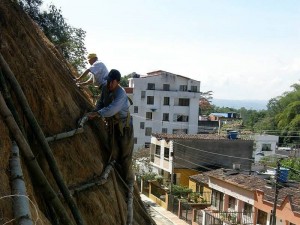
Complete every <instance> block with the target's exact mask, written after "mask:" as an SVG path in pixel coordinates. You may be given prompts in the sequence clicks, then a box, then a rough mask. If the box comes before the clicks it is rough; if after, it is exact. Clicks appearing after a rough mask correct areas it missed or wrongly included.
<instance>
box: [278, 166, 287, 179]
mask: <svg viewBox="0 0 300 225" xmlns="http://www.w3.org/2000/svg"><path fill="white" fill-rule="evenodd" d="M288 176H289V169H287V168H284V167H280V174H279V177H278V180H279V182H283V183H285V182H287V181H288Z"/></svg>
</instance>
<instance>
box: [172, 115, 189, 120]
mask: <svg viewBox="0 0 300 225" xmlns="http://www.w3.org/2000/svg"><path fill="white" fill-rule="evenodd" d="M173 121H174V122H189V116H185V115H181V114H174V116H173Z"/></svg>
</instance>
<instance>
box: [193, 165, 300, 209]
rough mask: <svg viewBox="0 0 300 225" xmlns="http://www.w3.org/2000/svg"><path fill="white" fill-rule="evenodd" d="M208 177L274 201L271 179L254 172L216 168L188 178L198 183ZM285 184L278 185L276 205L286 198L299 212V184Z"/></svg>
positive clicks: (204, 181) (206, 179) (206, 180)
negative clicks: (260, 194)
mask: <svg viewBox="0 0 300 225" xmlns="http://www.w3.org/2000/svg"><path fill="white" fill-rule="evenodd" d="M209 177H212V178H215V179H218V180H222V181H223V182H226V183H230V184H232V185H235V186H238V187H241V188H243V189H246V190H249V191H253V192H254V191H261V192H263V193H264V195H263V200H265V201H267V202H270V203H273V202H274V196H275V190H274V188H273V187H272V185H270V183H271V182H272V181H268V180H265V179H263V178H262V177H259V176H256V175H254V174H252V175H249V172H243V171H239V170H232V169H217V170H212V171H208V172H204V173H202V174H196V175H193V176H190V179H192V180H194V181H196V182H199V183H206V184H208V182H209ZM273 182H274V181H273ZM271 184H272V183H271ZM287 185H288V184H279V185H278V186H279V192H278V205H279V206H280V205H282V203H283V202H284V200H285V199H286V198H288V199H289V201H290V203H291V205H292V210H293V211H294V212H297V213H300V189H299V188H300V184H299V183H294V184H293V186H289V187H287Z"/></svg>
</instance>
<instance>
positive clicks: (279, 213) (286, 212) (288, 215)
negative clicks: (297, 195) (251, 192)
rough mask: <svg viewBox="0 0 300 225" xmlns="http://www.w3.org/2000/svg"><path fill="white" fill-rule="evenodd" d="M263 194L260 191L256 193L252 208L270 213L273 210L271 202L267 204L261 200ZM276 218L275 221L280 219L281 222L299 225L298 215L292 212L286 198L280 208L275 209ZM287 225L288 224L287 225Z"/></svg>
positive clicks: (299, 215)
mask: <svg viewBox="0 0 300 225" xmlns="http://www.w3.org/2000/svg"><path fill="white" fill-rule="evenodd" d="M263 196H264V193H263V192H262V191H258V190H257V191H256V196H255V201H254V206H255V207H256V208H257V209H260V210H262V211H264V212H268V213H270V212H271V210H273V202H272V203H270V202H267V201H264V200H263ZM276 217H277V220H278V219H281V220H282V221H285V220H286V221H288V222H290V223H294V224H300V213H295V212H293V211H292V207H291V204H290V200H289V198H288V197H287V198H286V199H285V200H284V201H283V203H282V205H281V206H277V208H276ZM287 224H288V223H287Z"/></svg>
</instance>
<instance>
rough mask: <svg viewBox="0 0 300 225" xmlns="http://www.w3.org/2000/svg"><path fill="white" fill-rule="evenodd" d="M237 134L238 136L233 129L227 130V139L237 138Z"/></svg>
mask: <svg viewBox="0 0 300 225" xmlns="http://www.w3.org/2000/svg"><path fill="white" fill-rule="evenodd" d="M237 136H238V132H237V131H234V130H232V131H229V132H228V135H227V137H228V139H237Z"/></svg>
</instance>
